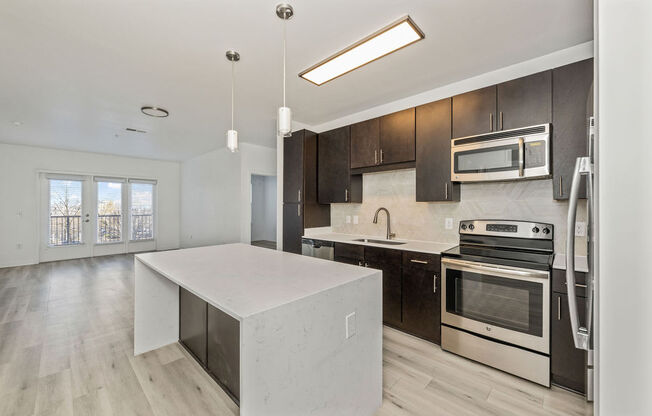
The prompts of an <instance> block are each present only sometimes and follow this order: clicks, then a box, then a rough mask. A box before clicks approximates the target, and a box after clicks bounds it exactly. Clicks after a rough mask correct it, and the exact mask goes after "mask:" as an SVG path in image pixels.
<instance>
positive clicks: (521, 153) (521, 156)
mask: <svg viewBox="0 0 652 416" xmlns="http://www.w3.org/2000/svg"><path fill="white" fill-rule="evenodd" d="M523 175H525V138H524V137H519V138H518V176H523Z"/></svg>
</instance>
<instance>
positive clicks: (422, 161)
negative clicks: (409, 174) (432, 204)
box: [416, 98, 460, 202]
mask: <svg viewBox="0 0 652 416" xmlns="http://www.w3.org/2000/svg"><path fill="white" fill-rule="evenodd" d="M416 145H417V155H416V156H417V160H416V177H417V178H416V197H417V202H427V201H459V200H460V190H459V187H460V185H459V184H458V183H453V182H451V99H450V98H447V99H445V100H439V101H435V102H433V103H429V104H425V105H421V106H419V107H417V108H416Z"/></svg>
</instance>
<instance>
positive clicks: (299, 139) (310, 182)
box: [283, 130, 330, 253]
mask: <svg viewBox="0 0 652 416" xmlns="http://www.w3.org/2000/svg"><path fill="white" fill-rule="evenodd" d="M317 140H318V138H317V135H316V134H315V133H313V132H311V131H308V130H299V131H296V132H294V133H292V136H291V137H287V138H285V140H284V141H283V250H284V251H287V252H291V253H301V236H302V235H303V231H304V229H305V228H312V227H325V226H329V225H330V205H327V204H319V203H318V202H317V162H318V161H317Z"/></svg>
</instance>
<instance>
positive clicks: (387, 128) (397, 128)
mask: <svg viewBox="0 0 652 416" xmlns="http://www.w3.org/2000/svg"><path fill="white" fill-rule="evenodd" d="M414 151H415V143H414V108H408V109H407V110H403V111H399V112H397V113H393V114H388V115H386V116H382V117H381V118H380V155H379V157H380V163H381V164H383V165H388V164H391V163H400V162H411V161H413V160H414Z"/></svg>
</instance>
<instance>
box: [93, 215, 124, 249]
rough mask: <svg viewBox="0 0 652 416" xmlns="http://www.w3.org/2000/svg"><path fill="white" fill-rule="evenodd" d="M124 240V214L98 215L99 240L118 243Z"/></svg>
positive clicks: (99, 241)
mask: <svg viewBox="0 0 652 416" xmlns="http://www.w3.org/2000/svg"><path fill="white" fill-rule="evenodd" d="M119 241H122V215H120V214H116V215H98V216H97V242H98V243H117V242H119Z"/></svg>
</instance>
